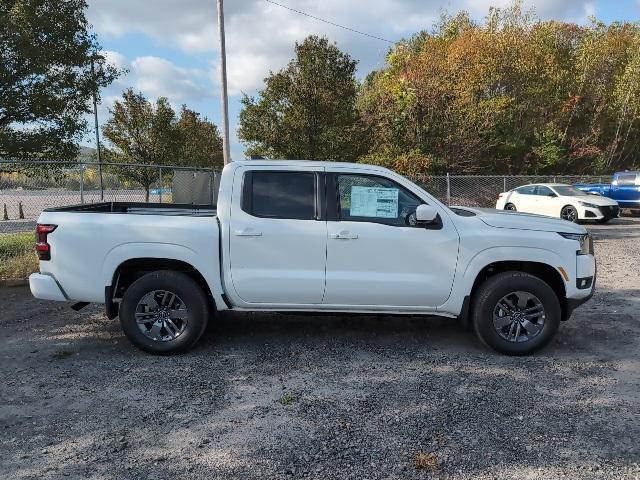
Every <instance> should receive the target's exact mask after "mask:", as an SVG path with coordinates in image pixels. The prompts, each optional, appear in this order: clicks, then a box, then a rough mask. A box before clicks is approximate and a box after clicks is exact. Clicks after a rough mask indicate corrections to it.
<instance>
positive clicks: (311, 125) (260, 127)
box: [238, 36, 363, 160]
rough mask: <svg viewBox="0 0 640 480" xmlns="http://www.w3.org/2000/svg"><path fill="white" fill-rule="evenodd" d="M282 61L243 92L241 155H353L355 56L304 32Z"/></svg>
mask: <svg viewBox="0 0 640 480" xmlns="http://www.w3.org/2000/svg"><path fill="white" fill-rule="evenodd" d="M295 53H296V55H295V58H294V59H293V60H292V61H291V62H290V63H289V64H288V66H287V67H286V68H284V69H282V70H280V71H279V72H277V73H271V74H270V75H269V77H267V78H266V79H265V83H266V86H265V88H264V90H262V91H261V92H260V93H259V96H258V98H257V99H256V98H252V97H249V96H246V95H245V96H244V98H243V99H242V104H243V110H242V111H241V113H240V128H239V130H238V136H239V138H240V140H241V141H243V142H244V143H245V144H246V145H247V146H248V149H247V154H249V155H254V154H258V155H264V156H269V157H272V158H301V159H309V160H354V159H356V158H357V157H358V155H359V154H360V153H361V152H362V150H361V148H362V145H363V142H362V141H361V136H362V133H361V128H360V124H359V121H358V112H357V110H356V98H357V90H358V85H357V83H356V80H355V70H356V63H357V62H356V61H355V60H352V59H351V57H350V56H349V55H347V54H346V53H343V52H341V51H340V50H339V49H338V47H337V46H335V45H334V44H330V43H329V41H328V40H327V39H326V38H320V37H316V36H309V37H307V38H306V39H305V40H304V41H303V42H302V43H300V44H298V43H297V44H296V46H295Z"/></svg>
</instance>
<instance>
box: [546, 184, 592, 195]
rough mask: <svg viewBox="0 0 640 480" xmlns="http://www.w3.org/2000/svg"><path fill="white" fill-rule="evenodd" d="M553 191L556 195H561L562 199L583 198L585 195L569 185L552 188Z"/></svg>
mask: <svg viewBox="0 0 640 480" xmlns="http://www.w3.org/2000/svg"><path fill="white" fill-rule="evenodd" d="M553 189H554V190H555V191H556V193H557V194H558V195H561V196H563V197H583V196H585V195H586V192H583V191H582V190H580V189H579V188H576V187H573V186H571V185H560V186H554V187H553Z"/></svg>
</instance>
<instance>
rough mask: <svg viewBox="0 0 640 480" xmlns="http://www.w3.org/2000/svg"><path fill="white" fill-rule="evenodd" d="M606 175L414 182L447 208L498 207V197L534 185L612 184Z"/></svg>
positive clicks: (447, 178)
mask: <svg viewBox="0 0 640 480" xmlns="http://www.w3.org/2000/svg"><path fill="white" fill-rule="evenodd" d="M611 178H612V177H611V176H607V175H603V176H597V175H546V176H545V175H440V176H431V177H428V178H424V179H414V181H415V182H416V183H417V184H419V185H420V186H421V187H422V188H424V189H425V190H426V191H428V192H429V193H430V194H432V195H433V196H435V197H436V198H437V199H438V200H440V201H442V202H444V203H446V204H447V205H459V206H466V207H495V205H496V200H497V198H498V194H499V193H501V192H506V191H508V190H511V189H513V188H516V187H519V186H521V185H527V184H530V183H566V184H569V185H572V184H576V183H609V182H611Z"/></svg>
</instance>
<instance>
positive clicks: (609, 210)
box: [582, 205, 620, 220]
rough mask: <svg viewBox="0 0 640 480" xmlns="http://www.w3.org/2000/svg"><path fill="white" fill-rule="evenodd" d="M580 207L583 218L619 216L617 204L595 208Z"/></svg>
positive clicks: (599, 218)
mask: <svg viewBox="0 0 640 480" xmlns="http://www.w3.org/2000/svg"><path fill="white" fill-rule="evenodd" d="M582 209H583V212H582V218H583V219H585V220H604V219H607V220H611V219H612V218H618V217H619V216H620V207H618V206H617V205H615V206H614V205H612V206H605V207H597V208H591V207H582Z"/></svg>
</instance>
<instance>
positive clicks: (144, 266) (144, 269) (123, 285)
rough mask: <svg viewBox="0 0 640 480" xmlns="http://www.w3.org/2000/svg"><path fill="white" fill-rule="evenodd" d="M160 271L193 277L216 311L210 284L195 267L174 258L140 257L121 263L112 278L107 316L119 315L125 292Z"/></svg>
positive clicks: (106, 297)
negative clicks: (180, 273)
mask: <svg viewBox="0 0 640 480" xmlns="http://www.w3.org/2000/svg"><path fill="white" fill-rule="evenodd" d="M158 270H171V271H176V272H182V273H185V274H186V275H188V276H189V277H191V278H192V279H193V280H195V282H196V283H197V284H198V285H199V286H200V288H202V291H203V292H204V293H205V295H206V296H207V298H208V300H209V306H210V307H211V308H212V309H213V310H212V311H215V310H216V301H215V298H214V296H213V292H212V290H211V287H210V286H209V283H208V282H207V281H206V279H205V277H204V276H203V275H202V273H201V272H200V271H199V270H198V269H197V268H196V267H194V266H193V265H191V264H190V263H188V262H185V261H183V260H177V259H174V258H157V257H138V258H129V259H127V260H125V261H123V262H122V263H120V264H119V265H118V266H117V267H116V269H115V271H114V272H113V276H112V278H111V282H110V284H109V285H108V286H107V287H106V288H105V306H106V311H107V316H108V317H109V318H115V317H116V316H117V315H118V307H119V303H120V300H121V299H122V297H123V295H124V292H125V291H126V290H127V288H129V286H131V284H133V282H135V281H136V280H138V279H139V278H141V277H142V276H143V275H146V274H147V273H150V272H154V271H158Z"/></svg>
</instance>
